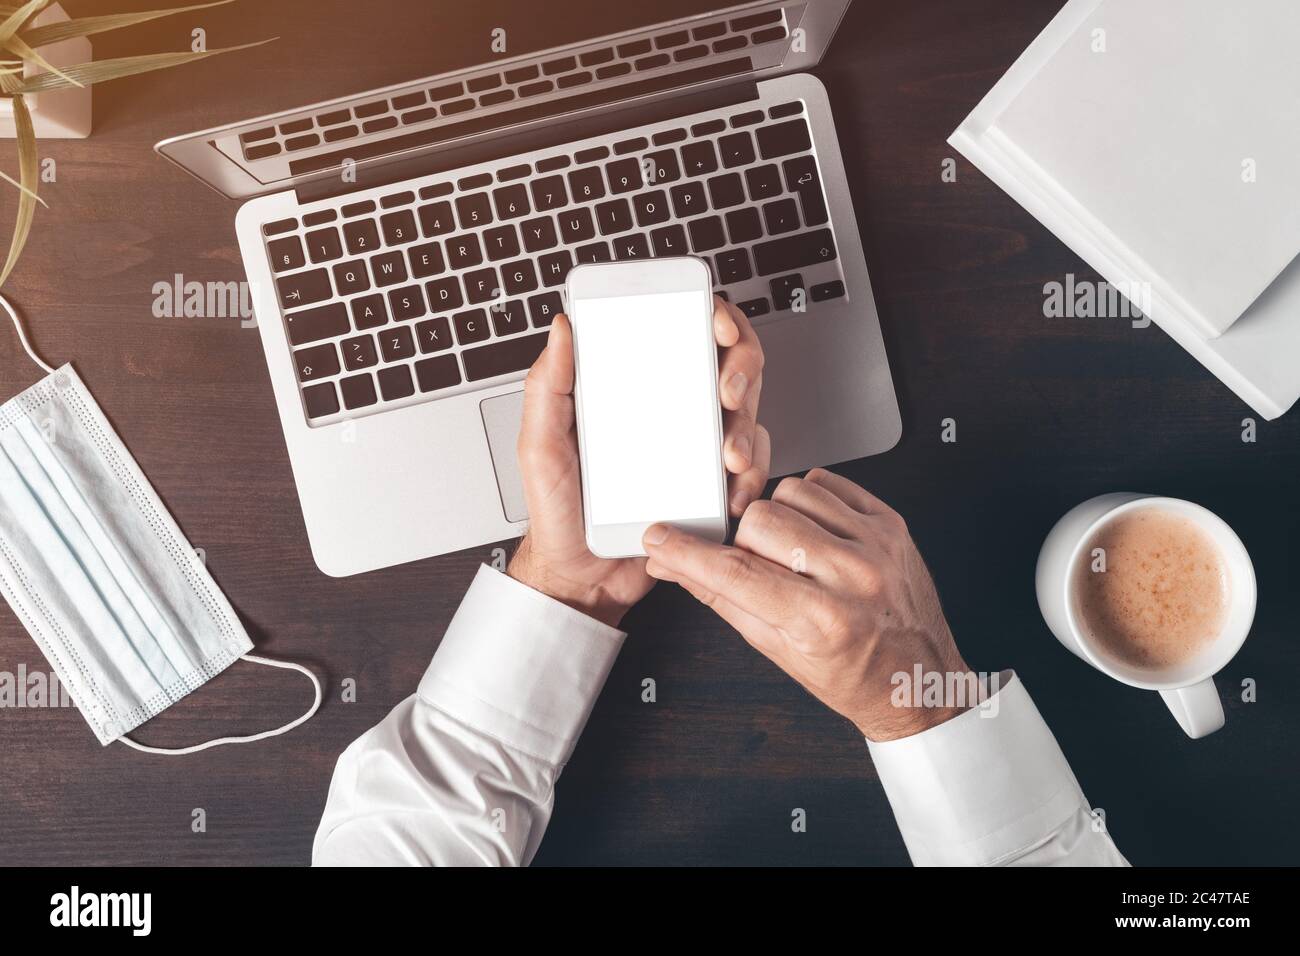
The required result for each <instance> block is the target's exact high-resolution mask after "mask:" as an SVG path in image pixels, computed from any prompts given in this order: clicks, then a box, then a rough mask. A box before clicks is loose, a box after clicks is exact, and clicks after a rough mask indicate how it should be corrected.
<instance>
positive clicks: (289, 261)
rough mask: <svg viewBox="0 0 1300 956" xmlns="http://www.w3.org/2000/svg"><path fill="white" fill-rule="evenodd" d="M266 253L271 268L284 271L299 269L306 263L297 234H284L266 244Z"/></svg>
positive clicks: (275, 270) (274, 270)
mask: <svg viewBox="0 0 1300 956" xmlns="http://www.w3.org/2000/svg"><path fill="white" fill-rule="evenodd" d="M266 251H267V254H268V255H269V256H270V257H271V270H272V271H273V272H284V271H285V270H286V269H301V268H302V267H303V266H305V265H306V264H307V259H306V257H305V256H304V255H303V252H302V240H300V239H299V238H298V237H297V236H285V237H284V238H283V239H276V240H275V241H274V242H268V243H267V244H266Z"/></svg>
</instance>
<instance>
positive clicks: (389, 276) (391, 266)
mask: <svg viewBox="0 0 1300 956" xmlns="http://www.w3.org/2000/svg"><path fill="white" fill-rule="evenodd" d="M338 268H339V267H338V266H335V267H334V269H335V271H336V272H337V270H338ZM370 268H371V269H372V270H373V271H374V273H375V285H377V286H380V287H381V288H382V287H383V286H388V285H397V283H399V282H405V281H406V259H405V257H404V256H403V255H402V254H401V253H400V252H397V251H394V252H385V253H383V254H382V255H378V256H371V257H370Z"/></svg>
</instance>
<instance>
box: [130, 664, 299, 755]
mask: <svg viewBox="0 0 1300 956" xmlns="http://www.w3.org/2000/svg"><path fill="white" fill-rule="evenodd" d="M240 660H245V661H251V662H252V663H254V664H265V665H266V666H268V667H283V668H285V669H286V670H295V671H301V672H302V673H304V674H306V675H307V678H308V679H309V680H310V681H311V683H312V686H313V687H314V688H316V699H315V700H314V701H312V705H311V707H310V708H309V709H308V711H307V713H305V714H303V715H302V716H301V717H299V718H297V719H296V720H291V721H290V722H289V723H287V724H285V725H284V726H283V727H277V728H275V729H274V730H264V731H262V732H261V733H260V734H252V735H251V736H248V737H218V738H217V739H216V740H208V741H205V742H204V743H201V744H195V745H194V746H193V747H179V748H175V749H173V748H170V747H149V746H146V745H145V744H141V743H137V742H136V741H134V740H132V739H131V738H130V737H127V736H126V735H123V736H121V737H118V738H117V739H118V741H119V742H120V743H124V744H126V745H127V746H128V747H130V748H131V749H133V750H139V751H142V752H143V753H147V754H162V755H163V756H168V757H179V756H182V755H183V754H196V753H198V752H199V751H200V750H207V749H208V748H209V747H220V746H222V745H223V744H251V743H253V742H254V741H258V740H265V739H266V738H267V737H278V736H280V735H281V734H287V733H288V732H289V731H291V730H293V728H295V727H297V726H299V725H301V724H305V723H306V722H307V721H309V720H311V719H312V718H313V717H315V716H316V711H318V710H320V702H321V687H320V681H319V680H318V679H317V678H316V675H315V674H313V673H312V672H311V671H310V670H308V669H307V668H305V667H303V666H302V665H301V664H297V663H294V662H293V661H273V660H271V659H270V658H269V657H258V656H257V655H256V654H245V655H244V656H243V657H241V658H240Z"/></svg>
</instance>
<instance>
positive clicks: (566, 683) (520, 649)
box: [417, 565, 627, 766]
mask: <svg viewBox="0 0 1300 956" xmlns="http://www.w3.org/2000/svg"><path fill="white" fill-rule="evenodd" d="M626 636H627V635H626V634H625V633H624V632H623V631H619V630H616V629H615V628H612V627H610V626H609V625H608V624H603V623H601V622H600V621H597V620H595V619H593V618H590V617H587V615H585V614H583V613H582V612H581V611H577V610H575V609H573V608H571V607H569V606H568V605H565V604H561V603H560V602H559V601H556V600H554V599H553V598H550V597H547V596H546V595H545V594H542V593H541V592H540V591H535V590H533V589H532V588H530V587H528V586H527V585H525V584H521V583H520V582H518V581H516V580H515V579H514V578H511V577H509V576H507V575H505V574H502V573H501V572H500V571H496V570H494V569H492V568H489V567H488V566H486V565H482V566H480V567H479V569H478V574H477V575H476V576H475V578H474V583H473V584H471V585H470V589H469V591H468V592H466V594H465V599H464V600H463V601H461V604H460V608H459V609H457V611H456V615H455V616H454V617H453V618H452V619H451V624H450V625H448V627H447V633H446V634H445V635H443V638H442V643H441V644H439V645H438V650H437V653H435V654H434V656H433V661H432V663H430V664H429V669H428V670H427V671H425V674H424V678H423V679H422V680H421V681H420V688H419V690H418V692H417V693H418V695H419V697H420V699H422V700H423V701H424V702H425V703H427V704H429V705H430V706H432V707H436V708H437V709H438V710H440V711H442V712H443V713H445V714H447V715H448V716H450V717H452V718H454V719H456V720H458V721H460V722H461V723H463V724H465V725H466V726H468V727H472V728H474V729H476V730H479V731H481V732H483V733H485V734H488V735H490V736H492V737H494V738H496V739H497V740H499V741H501V742H502V743H503V744H505V745H506V746H508V747H512V748H514V749H516V750H519V751H522V752H524V753H528V754H531V755H532V756H534V757H537V758H539V759H541V760H544V761H546V762H547V763H550V764H554V765H555V766H563V764H564V763H565V762H566V761H567V760H568V759H569V755H570V754H571V753H573V748H574V746H575V745H576V744H577V742H578V737H579V735H580V734H581V733H582V728H583V727H584V726H585V725H586V723H587V717H588V716H589V715H590V713H591V708H592V706H593V705H594V704H595V702H596V697H597V696H599V694H600V691H601V688H602V687H604V686H605V678H606V677H608V676H609V670H610V668H611V667H612V666H613V665H614V658H616V657H617V656H618V652H619V650H620V649H621V648H622V646H623V638H624V637H626Z"/></svg>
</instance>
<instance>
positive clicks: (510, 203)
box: [492, 183, 533, 219]
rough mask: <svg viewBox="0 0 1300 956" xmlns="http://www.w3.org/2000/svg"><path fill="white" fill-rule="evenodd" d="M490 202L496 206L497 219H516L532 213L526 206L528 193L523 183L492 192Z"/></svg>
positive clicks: (529, 207) (530, 208)
mask: <svg viewBox="0 0 1300 956" xmlns="http://www.w3.org/2000/svg"><path fill="white" fill-rule="evenodd" d="M492 201H493V203H495V204H496V207H497V218H498V219H517V218H518V217H520V216H526V215H528V214H529V213H530V212H532V211H533V210H532V207H531V206H529V205H528V191H527V190H526V189H524V186H523V183H517V184H516V185H514V186H505V187H503V188H501V189H497V190H495V191H493V193H492Z"/></svg>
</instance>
